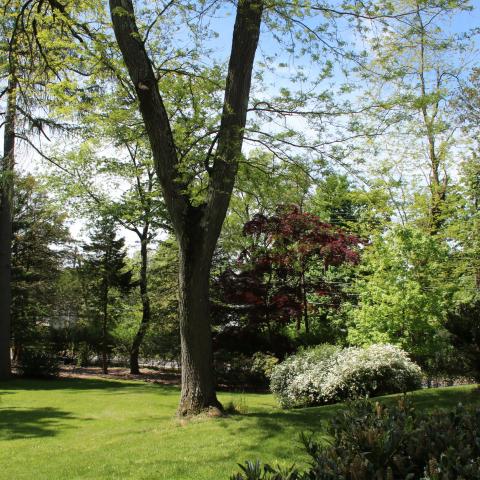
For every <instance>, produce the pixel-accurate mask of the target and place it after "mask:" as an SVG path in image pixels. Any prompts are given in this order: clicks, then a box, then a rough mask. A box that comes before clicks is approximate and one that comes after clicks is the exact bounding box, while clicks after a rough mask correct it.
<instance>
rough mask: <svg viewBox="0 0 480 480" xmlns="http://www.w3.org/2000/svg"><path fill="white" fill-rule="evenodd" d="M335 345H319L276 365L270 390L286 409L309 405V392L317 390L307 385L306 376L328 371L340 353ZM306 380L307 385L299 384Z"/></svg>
mask: <svg viewBox="0 0 480 480" xmlns="http://www.w3.org/2000/svg"><path fill="white" fill-rule="evenodd" d="M340 351H341V350H340V348H339V347H335V346H334V345H327V344H325V345H319V346H317V347H314V348H310V349H308V350H300V351H299V352H298V353H297V354H296V355H292V356H290V357H288V358H287V359H286V360H285V361H283V362H282V363H280V364H278V365H275V367H274V368H273V369H272V373H271V375H270V389H271V391H272V392H273V393H274V394H275V396H276V397H277V398H278V400H279V402H280V404H281V406H282V407H284V408H292V407H297V406H302V405H306V404H309V403H310V402H309V401H308V399H309V392H310V391H312V390H314V389H315V386H314V385H312V386H311V387H308V386H307V385H306V383H307V379H306V377H305V375H309V374H310V372H313V370H317V371H323V370H324V371H327V365H328V364H329V363H330V362H331V361H332V358H334V357H335V356H336V355H337V354H338V353H339V352H340ZM300 378H304V380H305V385H303V384H301V383H299V382H298V379H300Z"/></svg>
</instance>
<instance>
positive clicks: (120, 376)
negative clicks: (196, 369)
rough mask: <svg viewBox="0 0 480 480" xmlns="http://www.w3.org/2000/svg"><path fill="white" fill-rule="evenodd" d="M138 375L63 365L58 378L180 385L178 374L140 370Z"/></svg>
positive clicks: (117, 370) (118, 368)
mask: <svg viewBox="0 0 480 480" xmlns="http://www.w3.org/2000/svg"><path fill="white" fill-rule="evenodd" d="M140 372H141V373H140V375H132V374H131V373H130V370H129V369H128V368H123V367H111V368H109V369H108V374H107V375H105V374H104V373H102V369H101V368H100V367H76V366H71V365H65V366H62V367H61V368H60V377H64V378H110V379H116V380H142V381H144V382H150V383H160V384H162V385H180V373H176V372H163V371H160V370H153V369H149V368H142V369H140Z"/></svg>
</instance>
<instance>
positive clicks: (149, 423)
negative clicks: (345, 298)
mask: <svg viewBox="0 0 480 480" xmlns="http://www.w3.org/2000/svg"><path fill="white" fill-rule="evenodd" d="M178 396H179V389H178V388H176V387H167V386H162V385H154V384H147V383H144V382H133V381H113V380H100V379H58V380H23V379H22V380H20V379H17V380H13V381H9V382H3V383H0V465H1V466H2V468H1V470H0V479H2V480H3V479H9V480H10V479H15V480H27V479H28V480H31V479H32V478H35V479H36V480H64V479H67V478H68V479H99V478H101V479H102V480H111V479H112V480H113V479H135V480H147V479H148V480H151V479H155V480H156V479H165V480H167V479H168V480H177V479H178V480H189V479H192V480H193V479H195V480H215V479H221V478H228V477H229V476H230V475H233V474H234V473H235V471H236V470H237V469H238V468H237V467H236V464H237V463H242V462H244V461H245V459H248V458H253V459H255V458H261V459H262V460H263V461H265V462H267V463H270V464H277V463H279V464H280V465H281V466H283V467H287V466H289V465H291V464H292V459H295V462H296V463H297V465H299V466H300V465H302V466H303V465H304V464H306V462H307V461H308V457H307V455H306V454H305V452H304V450H303V448H302V445H301V443H300V441H299V435H300V432H307V433H308V432H309V431H311V430H315V431H316V432H318V433H320V434H321V433H322V432H323V429H324V427H325V426H326V423H327V421H328V420H329V419H331V418H333V417H334V416H336V415H338V412H340V411H341V410H342V408H343V407H342V406H339V405H328V406H323V407H312V408H305V409H296V410H288V411H285V410H282V409H280V408H279V407H278V405H277V402H276V401H275V399H274V398H273V397H272V395H269V394H250V393H249V394H241V393H233V394H232V393H229V392H222V393H221V394H220V399H221V401H222V402H223V403H224V404H225V405H227V404H228V403H230V402H233V404H234V405H237V406H238V405H241V406H242V407H243V408H242V414H241V415H230V416H228V417H224V418H208V417H205V416H203V417H200V418H198V419H193V420H183V421H179V420H178V419H177V418H176V417H175V412H176V407H177V402H178ZM459 401H462V402H464V403H466V404H468V403H475V404H480V395H478V394H476V393H474V388H473V387H453V388H446V389H435V390H434V389H432V390H422V391H418V392H415V394H413V402H414V404H415V405H418V406H419V407H420V408H421V409H422V410H431V409H433V408H447V407H448V408H452V407H454V406H455V405H456V404H457V403H458V402H459ZM325 433H326V432H325Z"/></svg>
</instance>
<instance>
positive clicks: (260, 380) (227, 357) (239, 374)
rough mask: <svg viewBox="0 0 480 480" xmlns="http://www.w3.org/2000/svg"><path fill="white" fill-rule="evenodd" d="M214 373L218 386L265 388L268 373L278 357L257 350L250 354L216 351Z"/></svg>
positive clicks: (243, 388) (242, 388)
mask: <svg viewBox="0 0 480 480" xmlns="http://www.w3.org/2000/svg"><path fill="white" fill-rule="evenodd" d="M214 359H215V375H216V378H217V384H218V385H219V386H226V387H229V388H236V389H241V390H245V389H247V390H248V389H250V388H253V389H262V390H263V389H267V388H268V382H269V377H270V374H271V372H272V370H273V368H274V366H275V365H276V364H277V363H278V359H277V358H276V357H274V356H273V355H270V354H268V353H263V352H257V353H255V354H253V355H252V356H249V355H245V354H242V353H231V352H225V351H221V352H216V353H215V356H214Z"/></svg>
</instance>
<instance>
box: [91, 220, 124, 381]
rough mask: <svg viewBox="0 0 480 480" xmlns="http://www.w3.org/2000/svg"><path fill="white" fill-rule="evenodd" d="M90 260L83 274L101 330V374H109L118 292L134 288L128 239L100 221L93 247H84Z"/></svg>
mask: <svg viewBox="0 0 480 480" xmlns="http://www.w3.org/2000/svg"><path fill="white" fill-rule="evenodd" d="M84 251H85V253H86V254H87V259H86V261H85V263H84V265H83V272H84V274H85V278H86V280H87V284H88V291H89V298H88V303H89V310H90V314H91V315H90V316H91V319H92V320H93V328H94V329H99V330H100V331H99V338H100V339H101V340H100V351H101V356H102V371H103V373H105V374H106V373H108V353H109V344H110V342H109V339H110V330H111V328H112V324H113V321H114V319H115V317H116V316H117V315H116V314H117V313H118V312H115V311H114V307H115V306H116V305H118V298H117V297H116V296H115V295H114V291H115V290H117V291H118V290H120V291H121V292H123V293H126V292H127V291H128V290H130V289H131V288H132V286H133V285H132V272H131V271H130V270H126V262H125V258H126V255H127V253H126V251H125V239H123V238H119V239H117V238H116V231H115V224H114V223H113V222H112V221H111V220H110V219H101V220H100V221H99V222H98V224H97V225H96V226H95V229H94V231H93V234H92V237H91V240H90V243H89V244H87V245H85V246H84Z"/></svg>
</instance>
